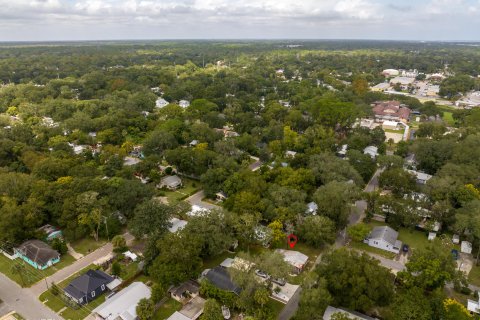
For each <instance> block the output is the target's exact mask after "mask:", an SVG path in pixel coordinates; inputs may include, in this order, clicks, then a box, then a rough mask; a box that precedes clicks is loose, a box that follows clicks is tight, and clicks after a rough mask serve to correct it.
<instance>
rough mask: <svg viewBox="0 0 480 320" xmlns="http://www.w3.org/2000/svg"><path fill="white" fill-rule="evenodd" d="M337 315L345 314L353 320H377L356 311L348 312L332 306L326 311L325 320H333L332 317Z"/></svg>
mask: <svg viewBox="0 0 480 320" xmlns="http://www.w3.org/2000/svg"><path fill="white" fill-rule="evenodd" d="M335 313H343V314H344V315H347V316H349V317H350V318H351V319H352V320H375V318H372V317H369V316H366V315H364V314H361V313H358V312H355V311H348V310H346V309H343V308H334V307H331V306H328V307H327V309H326V310H325V313H324V314H323V320H330V319H332V315H334V314H335Z"/></svg>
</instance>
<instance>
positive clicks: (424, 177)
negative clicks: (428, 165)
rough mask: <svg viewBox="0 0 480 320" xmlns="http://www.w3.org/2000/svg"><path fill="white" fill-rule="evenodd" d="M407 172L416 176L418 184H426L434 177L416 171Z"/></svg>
mask: <svg viewBox="0 0 480 320" xmlns="http://www.w3.org/2000/svg"><path fill="white" fill-rule="evenodd" d="M407 171H408V172H410V173H411V174H413V175H414V176H415V178H416V179H417V183H418V184H426V183H427V181H428V180H430V179H431V178H432V175H430V174H428V173H424V172H420V171H415V170H407Z"/></svg>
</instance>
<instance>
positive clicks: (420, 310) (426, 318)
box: [391, 287, 433, 320]
mask: <svg viewBox="0 0 480 320" xmlns="http://www.w3.org/2000/svg"><path fill="white" fill-rule="evenodd" d="M391 311H392V317H391V319H392V320H430V319H433V315H432V309H431V305H430V302H429V300H428V299H427V298H426V297H425V295H424V294H423V291H422V290H421V289H420V288H415V287H413V288H411V289H407V290H402V291H400V292H399V293H398V294H397V295H396V296H395V299H394V301H393V303H392V310H391Z"/></svg>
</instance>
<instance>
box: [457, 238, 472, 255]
mask: <svg viewBox="0 0 480 320" xmlns="http://www.w3.org/2000/svg"><path fill="white" fill-rule="evenodd" d="M460 251H461V252H462V253H468V254H471V253H472V244H471V243H470V242H468V241H462V243H461V245H460Z"/></svg>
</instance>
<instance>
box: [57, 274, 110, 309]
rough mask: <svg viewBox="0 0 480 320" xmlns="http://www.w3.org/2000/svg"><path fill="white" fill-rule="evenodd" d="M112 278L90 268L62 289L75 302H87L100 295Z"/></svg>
mask: <svg viewBox="0 0 480 320" xmlns="http://www.w3.org/2000/svg"><path fill="white" fill-rule="evenodd" d="M114 279H115V278H113V277H112V276H110V275H108V274H106V273H105V272H103V271H101V270H92V269H90V270H88V271H87V272H86V273H84V274H82V275H81V276H78V277H76V278H75V279H73V280H72V281H71V282H70V283H69V284H68V286H67V287H66V288H65V289H63V291H64V293H65V295H66V296H67V297H69V298H70V299H72V300H73V301H75V302H76V303H78V304H87V303H89V302H90V301H92V300H94V299H96V298H98V297H99V296H100V295H102V294H103V293H104V292H105V291H106V290H107V285H108V284H109V283H111V282H112V281H113V280H114Z"/></svg>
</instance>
